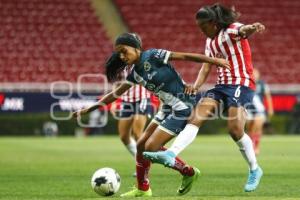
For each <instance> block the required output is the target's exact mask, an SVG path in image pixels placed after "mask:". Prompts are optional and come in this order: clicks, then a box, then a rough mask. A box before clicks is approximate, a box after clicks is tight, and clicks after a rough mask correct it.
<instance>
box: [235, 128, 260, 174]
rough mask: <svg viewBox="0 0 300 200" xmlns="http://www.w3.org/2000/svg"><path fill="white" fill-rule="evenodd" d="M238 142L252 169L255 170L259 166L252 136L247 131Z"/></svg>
mask: <svg viewBox="0 0 300 200" xmlns="http://www.w3.org/2000/svg"><path fill="white" fill-rule="evenodd" d="M236 144H237V145H238V146H239V148H240V151H241V153H242V155H243V157H244V158H245V160H246V161H247V163H248V165H249V167H250V170H255V169H256V168H257V167H258V164H257V160H256V156H255V152H254V149H253V145H252V141H251V138H250V137H249V136H248V135H247V134H246V133H244V135H243V137H242V138H241V139H240V140H239V141H237V142H236Z"/></svg>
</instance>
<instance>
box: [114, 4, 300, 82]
mask: <svg viewBox="0 0 300 200" xmlns="http://www.w3.org/2000/svg"><path fill="white" fill-rule="evenodd" d="M114 2H115V3H116V5H117V7H118V8H119V10H120V12H121V14H122V16H123V18H124V21H125V22H126V23H127V25H128V27H129V29H130V30H131V31H134V32H137V33H139V34H140V35H141V36H142V38H143V40H144V47H145V48H165V49H170V50H174V51H189V52H202V53H203V51H204V44H205V40H204V38H203V36H201V33H200V32H199V30H198V29H197V26H196V24H195V19H194V15H195V13H196V12H197V10H198V9H199V8H200V7H201V6H203V5H205V4H212V3H214V2H215V1H211V0H202V1H200V0H199V1H195V0H184V1H182V0H173V1H162V0H147V1H131V0H114ZM225 3H226V4H227V5H234V6H235V8H236V10H237V11H239V12H241V14H242V15H241V18H240V21H241V22H243V23H253V22H256V21H260V22H262V23H264V24H265V25H266V28H267V31H266V32H265V33H264V34H262V35H257V36H253V37H252V38H251V39H250V40H251V43H250V45H251V47H252V51H253V64H254V66H255V67H257V68H258V69H259V70H260V71H261V73H262V75H263V79H264V80H266V81H267V82H268V83H273V84H278V83H281V84H282V83H283V84H287V83H288V84H299V83H300V57H299V56H297V52H298V50H299V48H300V41H299V40H300V39H299V38H300V30H299V28H295V27H297V26H299V21H300V13H299V10H300V4H299V2H298V1H294V0H287V1H277V0H265V1H260V0H253V1H237V0H235V1H233V0H231V1H226V2H225ZM291 33H292V34H291ZM176 66H177V69H178V71H179V72H180V73H181V74H182V75H183V77H184V79H185V80H186V81H188V82H192V81H194V80H195V78H196V75H197V72H198V70H199V68H200V67H197V65H195V64H187V63H176ZM195 66H196V67H195ZM214 77H216V76H210V80H209V82H211V83H213V82H214V80H215V79H214Z"/></svg>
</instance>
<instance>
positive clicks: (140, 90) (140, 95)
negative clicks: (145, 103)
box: [121, 68, 151, 102]
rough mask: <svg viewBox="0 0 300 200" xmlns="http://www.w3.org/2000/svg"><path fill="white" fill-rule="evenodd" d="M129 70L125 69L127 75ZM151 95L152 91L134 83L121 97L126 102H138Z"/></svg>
mask: <svg viewBox="0 0 300 200" xmlns="http://www.w3.org/2000/svg"><path fill="white" fill-rule="evenodd" d="M128 73H129V71H128V69H127V68H125V70H124V75H125V77H127V75H128ZM150 97H151V92H149V91H148V90H147V89H146V88H144V87H143V86H141V85H133V86H132V87H131V88H130V89H129V90H128V91H127V92H125V93H124V94H123V95H122V96H121V99H122V101H126V102H137V101H141V100H142V99H147V98H148V99H149V98H150Z"/></svg>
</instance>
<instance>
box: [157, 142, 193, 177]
mask: <svg viewBox="0 0 300 200" xmlns="http://www.w3.org/2000/svg"><path fill="white" fill-rule="evenodd" d="M160 149H161V150H162V151H166V150H167V148H165V147H161V148H160ZM172 169H175V170H177V171H179V172H180V173H181V174H182V175H183V176H193V175H194V173H195V172H194V169H193V167H191V166H189V165H187V164H186V163H185V162H184V161H183V160H181V159H180V158H179V157H178V156H176V157H175V165H174V167H172Z"/></svg>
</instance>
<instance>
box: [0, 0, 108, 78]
mask: <svg viewBox="0 0 300 200" xmlns="http://www.w3.org/2000/svg"><path fill="white" fill-rule="evenodd" d="M0 26H1V27H2V28H1V31H0V52H1V53H0V57H1V58H0V80H1V82H4V83H5V82H43V83H47V82H48V83H50V82H52V81H59V80H65V81H71V82H76V79H77V77H78V75H80V74H83V73H99V72H103V67H102V66H103V63H104V62H105V59H106V57H107V56H108V55H109V54H110V53H111V51H112V43H111V41H110V40H109V39H108V37H107V36H106V34H105V31H104V30H103V28H102V26H101V24H100V22H99V19H98V18H97V17H96V15H95V14H94V10H93V9H92V7H91V3H90V1H87V0H84V1H82V0H43V1H40V0H1V1H0Z"/></svg>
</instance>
